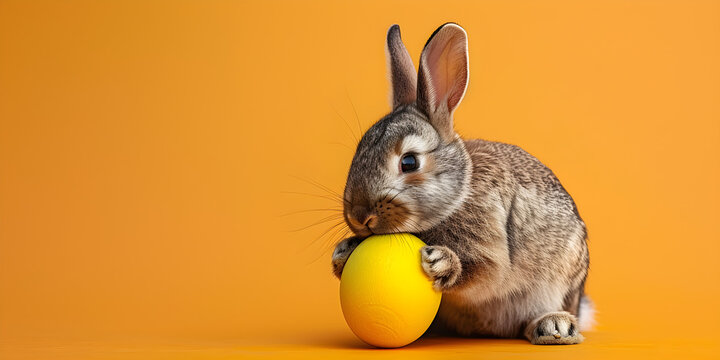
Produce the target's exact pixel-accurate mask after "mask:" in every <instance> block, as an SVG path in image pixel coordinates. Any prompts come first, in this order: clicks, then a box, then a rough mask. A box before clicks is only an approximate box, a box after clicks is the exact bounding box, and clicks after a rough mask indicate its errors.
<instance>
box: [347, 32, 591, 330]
mask: <svg viewBox="0 0 720 360" xmlns="http://www.w3.org/2000/svg"><path fill="white" fill-rule="evenodd" d="M387 45H388V57H389V67H390V73H391V82H392V91H393V96H392V105H393V111H392V113H390V114H389V115H387V116H386V117H384V118H383V119H381V120H380V121H378V122H377V123H376V124H375V125H373V126H372V127H371V128H370V129H369V130H368V131H367V132H366V133H365V135H364V136H363V138H362V140H361V141H360V143H359V145H358V149H357V152H356V154H355V157H354V158H353V161H352V164H351V167H350V172H349V175H348V180H347V184H346V188H345V194H344V197H345V201H344V204H345V206H344V208H345V211H344V214H345V219H346V222H347V223H348V225H349V226H350V228H351V229H352V230H353V232H354V233H355V236H353V237H351V238H348V239H345V240H343V241H341V242H340V243H339V244H338V245H337V247H336V249H335V252H334V254H333V270H334V273H335V274H336V275H337V276H338V277H339V276H340V274H341V273H342V268H343V266H344V264H345V261H346V260H347V258H348V256H349V255H350V253H351V252H352V250H353V249H354V248H355V247H356V246H357V245H358V244H359V243H360V242H361V241H362V239H364V238H365V237H367V236H369V235H371V234H374V233H375V234H378V233H393V232H411V233H414V234H416V235H417V236H418V237H419V238H420V239H422V240H423V241H425V242H426V243H427V244H428V246H426V247H424V248H423V249H422V250H421V258H422V261H423V269H424V270H425V272H426V273H427V274H428V276H429V277H430V278H431V279H432V280H433V281H434V286H435V287H436V288H437V289H438V290H441V291H443V293H444V294H443V299H442V303H441V305H440V310H439V312H438V316H437V319H436V324H437V325H438V326H440V327H443V328H445V329H447V330H450V331H452V332H455V333H458V334H460V335H466V336H497V337H523V336H524V337H525V338H527V339H528V340H529V341H530V342H532V343H533V344H576V343H579V342H582V340H583V337H582V335H581V334H580V332H579V330H580V329H579V326H578V317H580V318H581V323H589V321H590V320H591V319H588V318H587V316H588V315H590V313H591V312H590V311H583V312H582V313H581V312H580V309H581V303H582V304H583V305H584V306H583V307H582V308H584V309H585V308H588V306H587V305H589V304H590V301H589V299H588V298H587V297H585V295H584V284H585V279H586V276H587V272H588V263H589V255H588V248H587V244H586V237H587V232H586V228H585V224H584V222H583V221H582V219H581V218H580V215H579V213H578V210H577V207H576V206H575V203H574V202H573V200H572V198H571V197H570V195H569V194H568V193H567V191H565V189H564V188H563V186H562V185H561V184H560V181H559V180H558V179H557V178H556V177H555V175H554V174H553V172H552V171H551V170H550V169H548V168H547V167H546V166H544V165H543V164H542V163H541V162H540V161H539V160H537V159H536V158H535V157H533V156H532V155H530V154H528V153H527V152H525V151H524V150H522V149H521V148H519V147H517V146H514V145H509V144H503V143H497V142H490V141H485V140H462V139H461V138H460V137H459V136H458V135H457V134H456V133H455V132H454V130H453V127H452V122H453V118H452V114H453V112H454V110H455V108H456V107H457V105H458V104H459V103H460V101H461V100H462V97H463V96H464V93H465V89H466V86H467V79H468V66H467V61H468V56H467V38H466V34H465V31H464V30H463V29H462V28H461V27H460V26H458V25H456V24H445V25H443V26H441V27H440V28H438V30H436V31H435V33H434V34H433V36H431V38H430V40H428V43H427V44H426V46H425V49H424V50H423V54H422V56H421V60H420V70H419V74H418V76H417V77H416V76H415V75H414V68H413V66H412V61H410V60H409V55H408V53H407V50H405V47H404V45H402V42H401V40H400V31H399V27H397V25H395V26H393V27H391V28H390V30H389V31H388V43H387ZM415 81H417V84H415V83H414V82H415ZM405 154H413V156H415V157H416V158H417V159H418V161H419V163H420V164H421V165H420V168H419V169H417V170H416V171H412V172H407V173H406V172H403V171H401V170H400V169H399V167H398V163H399V161H400V159H401V158H402V157H403V156H404V155H405Z"/></svg>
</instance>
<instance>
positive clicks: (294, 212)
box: [278, 208, 343, 217]
mask: <svg viewBox="0 0 720 360" xmlns="http://www.w3.org/2000/svg"><path fill="white" fill-rule="evenodd" d="M322 211H331V212H340V213H342V212H343V209H339V208H326V209H308V210H298V211H292V212H289V213H285V214H280V215H278V216H279V217H286V216H291V215H297V214H304V213H309V212H322Z"/></svg>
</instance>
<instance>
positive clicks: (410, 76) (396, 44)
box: [386, 25, 417, 110]
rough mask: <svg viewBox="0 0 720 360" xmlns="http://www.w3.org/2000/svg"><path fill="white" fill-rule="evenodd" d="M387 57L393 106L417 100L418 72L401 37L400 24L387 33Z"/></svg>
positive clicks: (395, 107)
mask: <svg viewBox="0 0 720 360" xmlns="http://www.w3.org/2000/svg"><path fill="white" fill-rule="evenodd" d="M386 50H387V59H388V68H389V71H390V83H391V86H392V98H391V100H390V101H391V102H392V108H393V110H395V109H397V108H398V107H400V106H403V105H409V104H412V103H414V102H415V97H416V96H417V90H416V89H417V72H416V71H415V66H414V65H413V62H412V59H411V58H410V54H409V53H408V51H407V49H406V48H405V45H404V44H403V42H402V39H401V38H400V26H398V25H393V26H391V27H390V29H389V30H388V33H387V46H386Z"/></svg>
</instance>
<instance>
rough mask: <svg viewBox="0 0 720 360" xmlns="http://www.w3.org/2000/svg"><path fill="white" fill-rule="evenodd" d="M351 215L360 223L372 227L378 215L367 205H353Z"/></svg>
mask: <svg viewBox="0 0 720 360" xmlns="http://www.w3.org/2000/svg"><path fill="white" fill-rule="evenodd" d="M350 216H351V217H352V219H353V220H355V221H356V222H357V223H358V225H360V226H364V227H366V228H372V227H373V226H374V225H375V223H377V215H375V213H374V212H372V211H370V209H368V208H367V207H365V206H361V205H355V206H353V208H352V211H351V212H350Z"/></svg>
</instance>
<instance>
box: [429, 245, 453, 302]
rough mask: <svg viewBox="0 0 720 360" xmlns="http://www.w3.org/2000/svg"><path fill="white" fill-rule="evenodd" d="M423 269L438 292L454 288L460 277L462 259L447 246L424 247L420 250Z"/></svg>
mask: <svg viewBox="0 0 720 360" xmlns="http://www.w3.org/2000/svg"><path fill="white" fill-rule="evenodd" d="M420 254H421V258H422V267H423V270H425V273H426V274H427V275H428V276H429V277H430V279H431V280H432V281H433V287H434V288H435V290H437V291H445V290H447V289H449V288H450V287H452V286H453V285H454V284H455V282H456V281H457V279H458V277H459V276H460V272H461V271H462V266H461V265H460V258H459V257H458V256H457V254H455V252H454V251H452V250H450V248H448V247H446V246H439V245H435V246H423V247H422V248H421V249H420Z"/></svg>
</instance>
